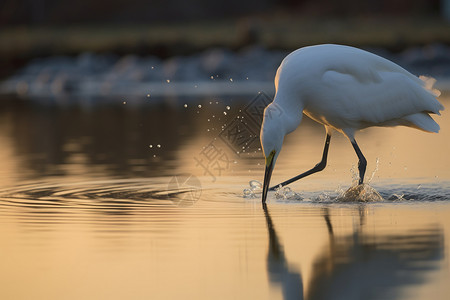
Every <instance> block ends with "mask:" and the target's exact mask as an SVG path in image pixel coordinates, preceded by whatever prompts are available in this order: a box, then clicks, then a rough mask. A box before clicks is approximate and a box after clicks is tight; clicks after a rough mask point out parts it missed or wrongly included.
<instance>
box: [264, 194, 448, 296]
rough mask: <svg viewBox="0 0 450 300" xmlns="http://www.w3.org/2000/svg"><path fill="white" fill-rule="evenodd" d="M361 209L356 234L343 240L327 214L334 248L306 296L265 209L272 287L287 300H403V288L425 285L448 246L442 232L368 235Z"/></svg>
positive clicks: (317, 266)
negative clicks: (427, 277) (279, 291)
mask: <svg viewBox="0 0 450 300" xmlns="http://www.w3.org/2000/svg"><path fill="white" fill-rule="evenodd" d="M357 209H358V214H359V224H358V225H356V229H355V230H354V232H353V234H350V235H344V236H338V235H336V234H335V232H334V230H333V225H332V218H331V214H330V209H329V208H328V207H325V208H324V209H323V218H324V221H325V223H326V226H327V230H328V236H329V244H328V245H327V246H326V248H325V249H324V250H323V251H322V252H321V253H320V254H319V255H318V256H317V258H316V260H315V261H314V262H313V268H312V269H313V271H312V272H313V273H312V275H311V279H310V281H309V282H308V283H307V290H306V291H307V293H304V286H303V284H304V283H303V281H302V276H301V272H300V270H295V269H294V268H293V267H292V266H291V265H290V264H289V261H288V259H287V258H286V256H285V253H284V250H283V246H282V244H281V243H280V241H279V239H278V236H277V233H276V231H275V226H274V224H273V221H272V218H271V216H270V213H269V210H268V208H267V206H266V205H265V203H263V210H264V215H265V219H266V223H267V230H268V234H269V249H268V254H267V271H268V275H269V280H270V283H271V285H272V286H281V289H282V294H283V299H311V300H315V299H333V300H335V299H346V300H349V299H402V297H401V296H402V294H401V293H400V292H401V291H404V289H402V290H401V288H407V287H408V285H412V284H414V285H417V284H420V283H422V282H425V280H426V278H425V276H424V275H425V272H427V271H431V270H434V269H437V268H438V267H439V264H438V263H439V261H440V260H441V259H442V256H443V245H444V244H443V233H442V230H441V229H440V228H439V227H437V226H434V225H433V226H431V225H430V226H429V227H428V228H422V229H412V230H411V231H408V232H405V233H404V234H401V235H399V234H397V235H394V234H391V235H389V234H385V235H374V234H366V233H364V230H363V229H364V227H365V223H366V220H365V216H366V211H365V210H366V209H367V208H366V206H365V205H361V206H359V207H358V208H357ZM305 284H306V283H305Z"/></svg>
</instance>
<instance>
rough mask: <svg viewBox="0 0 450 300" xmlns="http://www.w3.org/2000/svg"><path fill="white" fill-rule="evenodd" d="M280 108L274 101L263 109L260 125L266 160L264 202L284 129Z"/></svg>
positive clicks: (281, 143)
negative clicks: (262, 118)
mask: <svg viewBox="0 0 450 300" xmlns="http://www.w3.org/2000/svg"><path fill="white" fill-rule="evenodd" d="M282 120H283V116H282V111H281V109H280V108H279V107H278V106H277V105H276V104H274V103H272V104H270V105H269V106H267V107H266V109H265V110H264V120H263V124H262V126H261V145H262V148H263V152H264V157H265V160H266V171H265V174H264V184H263V193H262V202H266V197H267V192H268V191H269V184H270V177H271V176H272V171H273V168H274V167H275V162H276V160H277V158H278V155H279V154H280V151H281V146H282V145H283V139H284V136H285V134H286V130H285V128H284V124H283V121H282Z"/></svg>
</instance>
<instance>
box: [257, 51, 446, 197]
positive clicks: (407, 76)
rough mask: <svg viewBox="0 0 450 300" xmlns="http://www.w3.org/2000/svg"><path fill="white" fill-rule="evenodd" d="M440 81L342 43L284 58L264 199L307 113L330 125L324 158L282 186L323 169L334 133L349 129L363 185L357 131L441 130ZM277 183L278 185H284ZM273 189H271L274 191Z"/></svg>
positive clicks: (266, 132) (269, 132) (267, 138)
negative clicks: (372, 128)
mask: <svg viewBox="0 0 450 300" xmlns="http://www.w3.org/2000/svg"><path fill="white" fill-rule="evenodd" d="M434 82H435V80H434V79H432V78H427V77H424V76H421V77H420V78H419V77H416V76H414V75H412V74H411V73H409V72H408V71H406V70H405V69H403V68H402V67H400V66H398V65H396V64H395V63H393V62H391V61H389V60H387V59H384V58H382V57H380V56H378V55H375V54H372V53H370V52H367V51H364V50H360V49H357V48H353V47H349V46H342V45H317V46H310V47H304V48H300V49H298V50H296V51H294V52H292V53H290V54H289V55H288V56H286V57H285V58H284V60H283V61H282V62H281V65H280V67H279V68H278V70H277V73H276V76H275V89H276V93H275V98H274V100H273V102H272V103H271V104H269V105H268V106H267V107H266V109H265V110H264V120H263V124H262V127H261V145H262V147H263V151H264V156H265V161H266V169H265V175H264V184H263V193H262V201H263V202H265V201H266V198H267V192H268V190H269V183H270V178H271V175H272V171H273V169H274V166H275V162H276V160H277V158H278V155H279V154H280V151H281V146H282V144H283V139H284V136H285V135H286V134H288V133H290V132H292V131H294V130H295V129H296V128H297V126H298V125H299V124H300V122H301V120H302V113H303V114H305V115H307V116H308V117H310V118H311V119H313V120H315V121H316V122H319V123H320V124H323V125H324V126H325V129H326V140H325V147H324V149H323V155H322V160H321V161H320V162H319V163H318V164H316V165H315V166H314V167H313V168H312V169H311V170H308V171H306V172H304V173H302V174H300V175H298V176H296V177H294V178H291V179H289V180H287V181H285V182H282V183H281V184H280V185H281V186H284V185H287V184H289V183H292V182H294V181H296V180H298V179H300V178H303V177H305V176H308V175H311V174H313V173H316V172H319V171H322V170H323V169H324V168H325V166H326V164H327V155H328V147H329V144H330V139H331V134H332V132H333V131H339V132H341V133H343V134H344V135H345V136H347V138H348V139H349V140H350V142H351V143H352V145H353V148H354V149H355V152H356V154H357V156H358V159H359V163H358V170H359V184H362V183H363V180H364V173H365V171H366V165H367V161H366V159H365V157H364V155H363V154H362V152H361V150H360V149H359V147H358V144H357V143H356V140H355V132H356V131H357V130H359V129H363V128H366V127H370V126H397V125H403V126H408V127H413V128H416V129H420V130H424V131H427V132H438V131H439V125H438V124H437V123H436V122H435V121H434V120H433V118H431V117H430V115H429V114H438V115H439V114H440V113H439V111H440V110H443V109H444V107H443V106H442V104H441V103H440V102H439V101H438V100H437V99H436V98H437V97H438V96H439V94H440V92H439V91H438V90H435V89H433V84H434ZM280 185H277V186H280ZM274 188H275V187H272V188H271V189H270V190H273V189H274Z"/></svg>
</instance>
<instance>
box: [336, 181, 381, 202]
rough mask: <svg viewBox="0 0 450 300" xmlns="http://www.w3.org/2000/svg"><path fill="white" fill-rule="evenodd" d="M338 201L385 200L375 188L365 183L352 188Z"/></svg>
mask: <svg viewBox="0 0 450 300" xmlns="http://www.w3.org/2000/svg"><path fill="white" fill-rule="evenodd" d="M338 200H339V201H342V202H378V201H383V200H384V199H383V197H381V195H380V194H379V193H378V192H377V191H376V190H375V189H374V188H373V187H371V186H370V185H368V184H365V183H363V184H358V185H355V186H351V187H350V188H349V189H348V190H347V191H345V192H344V193H343V194H342V195H341V196H339V197H338Z"/></svg>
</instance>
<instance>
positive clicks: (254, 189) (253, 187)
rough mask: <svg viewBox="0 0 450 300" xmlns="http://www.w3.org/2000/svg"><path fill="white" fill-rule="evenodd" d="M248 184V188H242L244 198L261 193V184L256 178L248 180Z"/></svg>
mask: <svg viewBox="0 0 450 300" xmlns="http://www.w3.org/2000/svg"><path fill="white" fill-rule="evenodd" d="M248 184H249V185H250V188H248V189H244V191H243V193H244V195H243V196H244V198H256V197H258V196H259V195H258V194H261V192H262V184H261V182H259V181H258V180H250V182H249V183H248Z"/></svg>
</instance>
